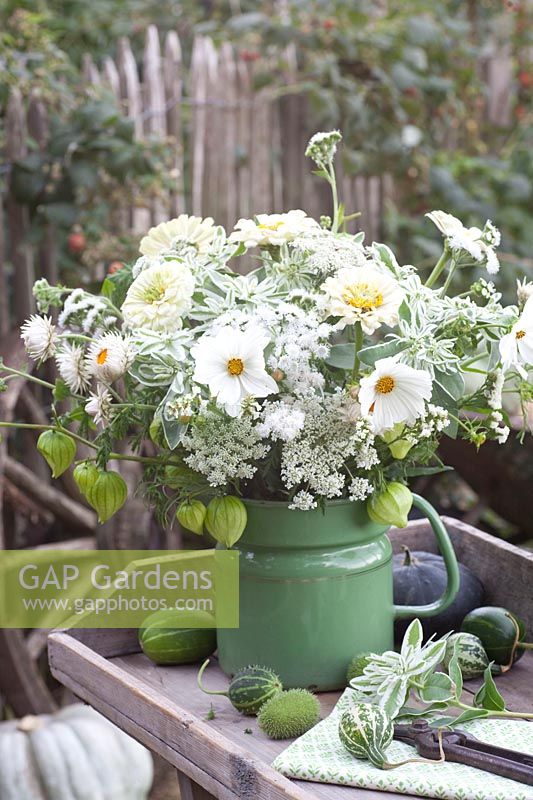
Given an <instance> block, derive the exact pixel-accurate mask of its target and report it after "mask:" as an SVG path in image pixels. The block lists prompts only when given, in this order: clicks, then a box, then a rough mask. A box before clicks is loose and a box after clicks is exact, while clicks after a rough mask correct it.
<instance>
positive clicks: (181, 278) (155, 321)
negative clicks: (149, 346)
mask: <svg viewBox="0 0 533 800" xmlns="http://www.w3.org/2000/svg"><path fill="white" fill-rule="evenodd" d="M193 292H194V278H193V275H192V272H191V271H190V269H189V267H187V266H186V265H185V264H182V263H181V262H180V261H166V262H165V263H163V264H156V265H155V266H153V267H149V268H148V269H145V270H144V271H143V272H141V273H140V275H139V276H138V277H137V278H135V280H134V281H133V283H132V284H131V286H130V288H129V289H128V292H127V294H126V299H125V300H124V303H123V304H122V314H123V316H124V322H125V324H126V325H127V326H128V327H130V328H147V329H148V330H153V331H173V330H176V328H179V327H180V326H181V317H182V316H183V315H184V314H185V313H186V312H187V311H189V310H190V308H191V305H192V301H191V298H192V295H193Z"/></svg>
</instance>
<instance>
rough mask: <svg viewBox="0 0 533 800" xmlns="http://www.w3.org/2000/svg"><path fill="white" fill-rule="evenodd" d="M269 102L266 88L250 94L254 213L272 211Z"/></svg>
mask: <svg viewBox="0 0 533 800" xmlns="http://www.w3.org/2000/svg"><path fill="white" fill-rule="evenodd" d="M270 102H271V101H270V95H269V91H268V89H266V88H263V89H259V90H257V91H255V92H254V93H253V95H252V119H251V127H252V133H251V140H252V153H251V167H250V172H251V183H252V189H251V195H252V207H253V208H254V212H255V213H258V212H261V213H269V212H271V211H272V184H271V172H270V148H271V115H270Z"/></svg>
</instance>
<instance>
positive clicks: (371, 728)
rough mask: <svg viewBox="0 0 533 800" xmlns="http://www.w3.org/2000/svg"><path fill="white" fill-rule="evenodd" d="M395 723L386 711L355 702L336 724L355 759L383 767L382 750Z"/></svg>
mask: <svg viewBox="0 0 533 800" xmlns="http://www.w3.org/2000/svg"><path fill="white" fill-rule="evenodd" d="M393 736H394V725H393V723H392V721H391V720H390V719H389V717H388V716H387V714H386V713H385V712H384V711H383V710H382V709H381V708H380V707H379V706H376V705H372V704H371V703H354V704H353V705H352V707H351V708H350V709H349V710H348V711H345V712H344V714H343V715H342V717H341V721H340V723H339V738H340V740H341V742H342V744H343V745H344V747H345V748H346V749H347V750H348V751H349V752H350V753H351V754H352V755H354V756H355V757H356V758H361V759H366V760H368V761H370V762H371V763H372V764H374V766H376V767H379V769H383V768H384V767H385V765H387V759H386V757H385V750H386V748H387V747H388V746H389V745H390V743H391V742H392V739H393Z"/></svg>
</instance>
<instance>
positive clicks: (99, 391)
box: [85, 383, 112, 425]
mask: <svg viewBox="0 0 533 800" xmlns="http://www.w3.org/2000/svg"><path fill="white" fill-rule="evenodd" d="M111 405H112V397H111V395H110V393H109V392H108V390H107V388H106V387H105V386H104V385H103V384H101V383H99V384H98V385H97V387H96V392H91V394H90V395H89V399H88V401H87V402H86V403H85V411H86V412H87V414H89V415H90V416H91V417H92V418H93V419H94V421H95V422H96V424H97V425H99V424H100V423H101V424H104V423H105V422H109V420H110V419H111Z"/></svg>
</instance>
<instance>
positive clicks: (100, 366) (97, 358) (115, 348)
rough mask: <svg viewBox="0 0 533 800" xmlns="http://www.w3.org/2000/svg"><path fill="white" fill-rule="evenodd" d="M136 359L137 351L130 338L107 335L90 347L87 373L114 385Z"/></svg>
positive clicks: (114, 334) (113, 334)
mask: <svg viewBox="0 0 533 800" xmlns="http://www.w3.org/2000/svg"><path fill="white" fill-rule="evenodd" d="M134 358H135V350H134V348H133V345H132V343H131V340H130V339H129V338H128V337H123V336H121V334H120V333H106V334H104V335H103V336H101V337H100V338H99V339H97V340H96V341H94V342H92V344H91V345H90V346H89V350H88V352H87V358H86V365H87V371H88V373H89V374H90V375H94V377H95V378H96V379H97V380H99V381H104V382H105V383H112V382H113V381H116V380H117V379H118V378H120V377H122V375H124V373H125V372H127V370H128V369H129V367H130V366H131V365H132V363H133V360H134Z"/></svg>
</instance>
